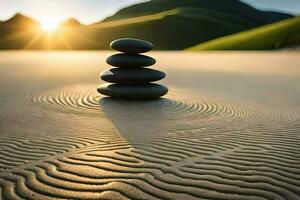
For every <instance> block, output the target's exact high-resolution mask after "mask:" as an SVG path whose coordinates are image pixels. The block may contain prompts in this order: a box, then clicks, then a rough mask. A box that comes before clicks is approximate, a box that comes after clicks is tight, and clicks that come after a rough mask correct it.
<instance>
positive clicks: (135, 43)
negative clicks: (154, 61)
mask: <svg viewBox="0 0 300 200" xmlns="http://www.w3.org/2000/svg"><path fill="white" fill-rule="evenodd" d="M110 47H111V48H112V49H114V50H117V51H120V52H124V53H130V54H138V53H146V52H148V51H150V50H152V49H153V44H152V43H150V42H147V41H144V40H139V39H134V38H122V39H118V40H115V41H113V42H112V43H111V44H110Z"/></svg>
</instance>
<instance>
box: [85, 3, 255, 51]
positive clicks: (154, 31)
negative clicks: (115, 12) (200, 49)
mask: <svg viewBox="0 0 300 200" xmlns="http://www.w3.org/2000/svg"><path fill="white" fill-rule="evenodd" d="M249 26H250V25H249ZM247 28H248V24H247V22H245V21H243V20H242V19H239V18H237V17H234V16H231V15H227V14H224V13H220V12H215V11H209V10H205V9H191V8H180V9H173V10H170V11H164V12H161V13H158V14H153V15H147V16H142V17H133V18H128V19H121V20H114V21H111V22H103V23H99V24H96V25H93V26H90V27H89V29H88V30H83V32H86V33H84V34H83V35H88V37H90V38H92V39H93V40H94V41H98V42H99V43H98V44H96V46H95V47H94V48H105V47H106V46H107V45H108V42H109V41H111V40H113V39H116V38H120V37H137V38H141V39H145V40H149V41H152V42H153V43H154V44H155V46H156V49H184V48H187V47H189V46H192V45H194V44H197V43H199V42H202V41H207V40H209V39H212V38H217V37H220V36H223V35H226V34H230V33H235V32H239V31H242V30H246V29H247ZM204 30H205V31H204ZM198 36H200V37H198ZM102 45H103V46H102Z"/></svg>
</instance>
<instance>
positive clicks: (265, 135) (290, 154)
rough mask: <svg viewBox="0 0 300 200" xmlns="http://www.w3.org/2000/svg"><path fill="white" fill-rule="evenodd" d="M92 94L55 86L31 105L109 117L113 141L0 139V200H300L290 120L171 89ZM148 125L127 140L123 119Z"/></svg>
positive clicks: (299, 125)
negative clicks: (120, 96) (142, 97)
mask: <svg viewBox="0 0 300 200" xmlns="http://www.w3.org/2000/svg"><path fill="white" fill-rule="evenodd" d="M94 88H95V87H94V86H88V85H87V86H74V87H73V86H72V87H65V88H60V89H55V90H53V91H49V92H46V93H44V94H42V95H40V96H38V97H36V98H34V100H33V101H34V102H35V103H37V104H38V105H40V106H42V108H45V109H51V110H53V111H59V112H66V113H74V114H79V115H87V116H91V117H100V118H108V119H109V120H111V121H112V123H114V125H115V126H116V128H117V129H118V131H119V136H116V133H105V134H104V133H97V132H94V133H91V134H82V135H84V136H81V135H80V134H78V135H76V134H74V135H71V136H68V137H67V136H65V137H51V138H50V137H49V138H44V140H41V139H32V140H24V139H23V138H16V137H8V138H6V139H1V142H0V150H1V151H0V197H2V199H5V200H6V199H8V200H9V199H36V200H38V199H46V200H47V199H230V200H234V199H238V200H240V199H270V200H271V199H295V200H296V199H299V198H300V196H299V194H300V155H299V152H300V137H299V133H300V120H299V118H298V117H297V116H296V115H294V114H290V113H288V112H281V111H270V110H268V109H264V108H261V107H259V106H254V105H239V104H234V103H227V102H223V101H216V100H211V99H189V98H187V95H185V94H184V93H181V92H180V91H176V92H175V93H174V94H171V95H170V96H168V98H166V99H161V100H156V101H147V102H138V101H136V102H132V101H130V102H127V101H120V100H111V99H107V98H104V99H101V97H100V96H99V95H98V94H97V92H96V91H94ZM145 111H146V112H145ZM150 119H151V123H152V124H151V128H149V127H148V126H147V127H148V128H147V129H150V130H152V131H154V133H155V134H153V135H151V134H150V132H149V133H148V134H149V135H151V136H152V137H146V136H147V135H143V137H135V135H130V134H127V133H126V132H127V131H128V129H127V128H128V126H130V125H128V124H129V123H128V122H135V123H134V124H138V123H141V125H144V124H143V123H144V122H145V123H149V120H150ZM124 125H126V126H124ZM142 127H144V129H146V128H145V126H142ZM129 128H130V129H129V132H132V131H136V132H139V131H143V130H142V129H138V126H136V127H135V126H133V127H129ZM134 128H137V129H134ZM158 130H159V131H158ZM145 131H146V130H145ZM3 150H4V151H3Z"/></svg>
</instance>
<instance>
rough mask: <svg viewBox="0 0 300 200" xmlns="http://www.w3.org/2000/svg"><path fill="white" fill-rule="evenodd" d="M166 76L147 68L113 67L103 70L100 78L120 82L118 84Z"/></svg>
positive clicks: (142, 81)
mask: <svg viewBox="0 0 300 200" xmlns="http://www.w3.org/2000/svg"><path fill="white" fill-rule="evenodd" d="M165 77H166V74H165V73H163V72H161V71H158V70H154V69H147V68H137V69H122V68H113V69H109V70H105V71H103V72H102V73H101V79H102V80H103V81H106V82H109V83H120V84H130V85H137V84H145V83H150V82H154V81H159V80H161V79H163V78H165Z"/></svg>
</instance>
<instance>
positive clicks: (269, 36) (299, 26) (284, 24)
mask: <svg viewBox="0 0 300 200" xmlns="http://www.w3.org/2000/svg"><path fill="white" fill-rule="evenodd" d="M299 44H300V17H295V18H292V19H287V20H283V21H280V22H277V23H273V24H270V25H266V26H263V27H260V28H256V29H252V30H249V31H245V32H242V33H237V34H233V35H229V36H225V37H222V38H218V39H214V40H212V41H208V42H205V43H202V44H199V45H197V46H194V47H191V48H188V49H187V50H191V51H200V50H270V49H279V48H283V47H288V46H294V45H299Z"/></svg>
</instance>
